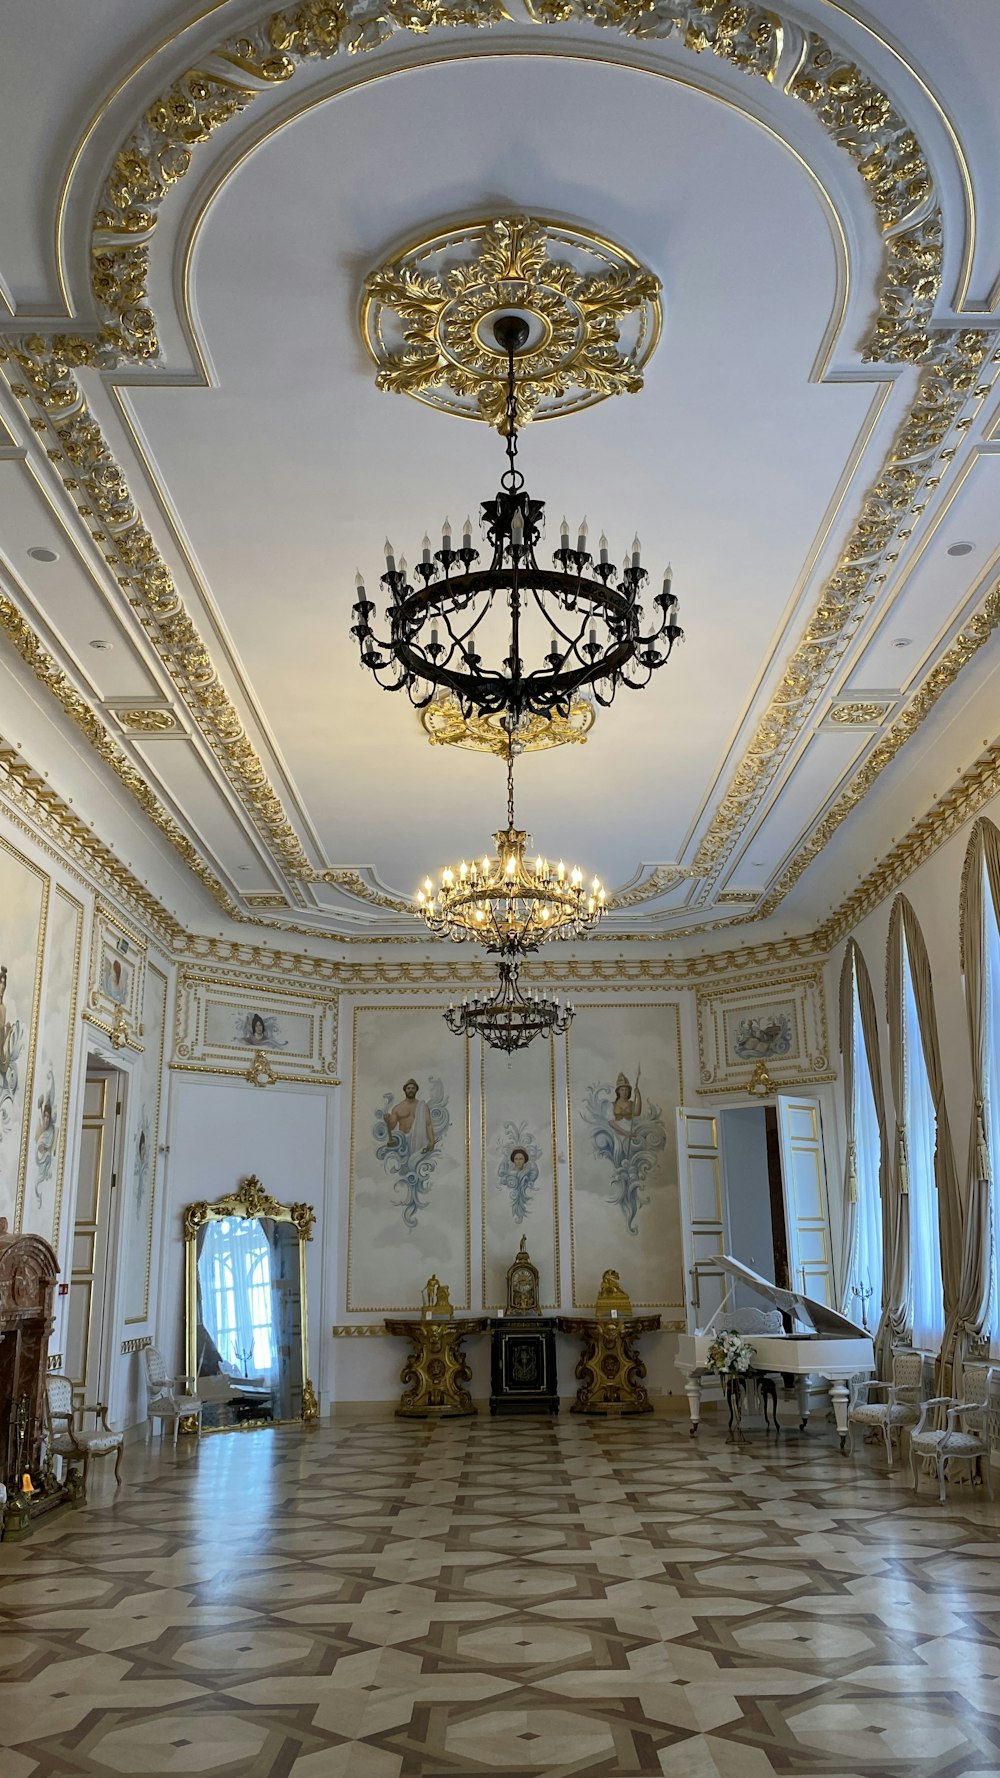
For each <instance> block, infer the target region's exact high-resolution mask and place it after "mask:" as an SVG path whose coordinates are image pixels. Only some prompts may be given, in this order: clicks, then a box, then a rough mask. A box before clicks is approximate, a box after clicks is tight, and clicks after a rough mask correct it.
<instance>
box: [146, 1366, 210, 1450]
mask: <svg viewBox="0 0 1000 1778" xmlns="http://www.w3.org/2000/svg"><path fill="white" fill-rule="evenodd" d="M142 1362H143V1365H144V1367H145V1371H146V1443H147V1444H148V1443H149V1441H150V1439H151V1438H152V1436H153V1421H154V1420H159V1422H160V1428H161V1432H162V1428H163V1423H164V1421H170V1420H172V1421H173V1424H174V1444H175V1445H176V1443H177V1433H178V1431H179V1429H180V1423H181V1421H182V1420H189V1419H190V1420H196V1421H197V1422H198V1435H199V1437H200V1436H201V1416H202V1413H203V1411H204V1406H205V1404H204V1402H203V1401H202V1399H201V1397H200V1396H198V1395H194V1394H192V1393H190V1392H189V1390H188V1387H187V1384H188V1379H187V1378H186V1377H171V1376H170V1375H169V1373H168V1371H167V1367H166V1365H165V1364H164V1362H163V1354H162V1353H161V1352H160V1350H159V1348H158V1347H156V1346H145V1347H144V1348H143V1353H142Z"/></svg>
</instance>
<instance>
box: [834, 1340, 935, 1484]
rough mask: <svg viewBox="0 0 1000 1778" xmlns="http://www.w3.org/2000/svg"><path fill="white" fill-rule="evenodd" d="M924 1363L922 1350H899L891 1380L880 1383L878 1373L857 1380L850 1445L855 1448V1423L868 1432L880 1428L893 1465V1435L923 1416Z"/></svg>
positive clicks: (853, 1391)
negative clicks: (875, 1375) (922, 1378)
mask: <svg viewBox="0 0 1000 1778" xmlns="http://www.w3.org/2000/svg"><path fill="white" fill-rule="evenodd" d="M923 1364H924V1361H923V1356H922V1354H921V1353H919V1352H895V1353H894V1354H893V1359H892V1382H891V1383H880V1382H879V1381H878V1379H877V1377H858V1378H856V1379H855V1380H854V1382H853V1384H852V1387H851V1399H850V1401H849V1403H848V1407H847V1436H848V1438H849V1440H850V1441H851V1442H850V1445H849V1447H848V1448H849V1449H851V1450H853V1448H854V1428H855V1426H861V1427H863V1428H864V1430H865V1431H866V1432H880V1433H881V1435H882V1437H883V1439H884V1440H885V1457H886V1462H887V1463H888V1465H889V1468H890V1469H891V1468H892V1440H893V1435H894V1434H895V1436H896V1437H897V1438H899V1437H900V1435H901V1434H902V1432H903V1430H904V1428H909V1427H913V1426H915V1425H916V1423H917V1420H918V1418H919V1416H920V1397H921V1377H922V1375H923ZM873 1397H878V1398H881V1399H873Z"/></svg>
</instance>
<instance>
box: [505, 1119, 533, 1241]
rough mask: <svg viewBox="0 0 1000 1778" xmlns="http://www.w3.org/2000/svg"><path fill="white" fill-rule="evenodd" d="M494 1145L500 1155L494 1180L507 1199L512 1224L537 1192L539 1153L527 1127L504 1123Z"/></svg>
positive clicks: (527, 1209)
mask: <svg viewBox="0 0 1000 1778" xmlns="http://www.w3.org/2000/svg"><path fill="white" fill-rule="evenodd" d="M496 1146H497V1153H498V1154H499V1156H500V1165H499V1166H498V1168H497V1177H498V1179H499V1181H500V1184H501V1185H502V1186H504V1187H505V1189H506V1191H507V1194H508V1196H509V1198H510V1209H511V1215H512V1216H513V1219H514V1221H515V1222H523V1221H524V1219H525V1217H526V1216H527V1214H528V1212H529V1210H530V1209H531V1200H532V1198H533V1197H534V1195H535V1192H536V1191H537V1189H538V1163H539V1160H540V1158H541V1150H540V1148H539V1146H538V1143H537V1142H536V1141H535V1138H534V1137H533V1136H532V1135H531V1134H530V1132H529V1130H528V1126H527V1124H505V1125H504V1130H503V1135H502V1136H501V1137H500V1138H499V1140H498V1141H497V1145H496Z"/></svg>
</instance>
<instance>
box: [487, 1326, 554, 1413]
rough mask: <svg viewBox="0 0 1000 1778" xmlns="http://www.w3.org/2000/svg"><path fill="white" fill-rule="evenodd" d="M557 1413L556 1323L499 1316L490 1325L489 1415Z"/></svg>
mask: <svg viewBox="0 0 1000 1778" xmlns="http://www.w3.org/2000/svg"><path fill="white" fill-rule="evenodd" d="M558 1412H559V1384H558V1382H557V1379H556V1324H555V1321H554V1320H552V1319H551V1318H550V1317H548V1316H545V1317H543V1316H541V1315H504V1316H499V1315H498V1316H497V1317H496V1318H495V1319H494V1320H492V1321H491V1322H490V1413H491V1414H558Z"/></svg>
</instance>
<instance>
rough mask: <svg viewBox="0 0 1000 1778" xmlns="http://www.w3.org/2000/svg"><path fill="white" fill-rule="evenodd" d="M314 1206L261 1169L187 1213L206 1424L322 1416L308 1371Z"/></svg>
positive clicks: (190, 1289)
mask: <svg viewBox="0 0 1000 1778" xmlns="http://www.w3.org/2000/svg"><path fill="white" fill-rule="evenodd" d="M315 1221H316V1217H315V1214H314V1212H313V1209H312V1205H311V1204H279V1203H278V1200H277V1199H276V1198H272V1197H271V1196H270V1194H269V1193H268V1192H266V1191H265V1190H264V1187H263V1186H262V1185H261V1183H260V1180H259V1179H257V1178H256V1176H253V1177H251V1178H249V1179H244V1181H243V1183H242V1185H241V1186H240V1188H239V1190H238V1191H235V1192H233V1193H231V1195H230V1196H229V1197H225V1198H219V1199H218V1200H217V1201H216V1202H215V1203H214V1204H209V1203H206V1202H205V1201H202V1202H201V1203H198V1204H189V1205H188V1207H187V1209H186V1210H185V1212H184V1249H185V1254H184V1257H185V1267H184V1277H185V1350H186V1355H187V1369H188V1374H189V1376H191V1377H192V1378H194V1379H195V1388H196V1391H197V1394H198V1395H199V1396H200V1398H201V1400H202V1401H203V1402H204V1403H205V1408H204V1413H203V1416H202V1426H203V1429H204V1430H205V1431H206V1432H210V1431H215V1432H230V1431H237V1430H239V1429H240V1428H242V1427H250V1426H265V1425H271V1424H274V1423H275V1422H277V1421H288V1420H300V1421H303V1422H305V1423H306V1424H307V1425H308V1424H310V1423H312V1422H314V1421H316V1420H318V1418H319V1405H318V1403H317V1401H316V1395H315V1392H314V1390H313V1386H312V1381H311V1378H310V1376H309V1331H308V1330H309V1301H308V1296H307V1292H306V1242H307V1241H311V1240H312V1231H313V1224H314V1223H315Z"/></svg>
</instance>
